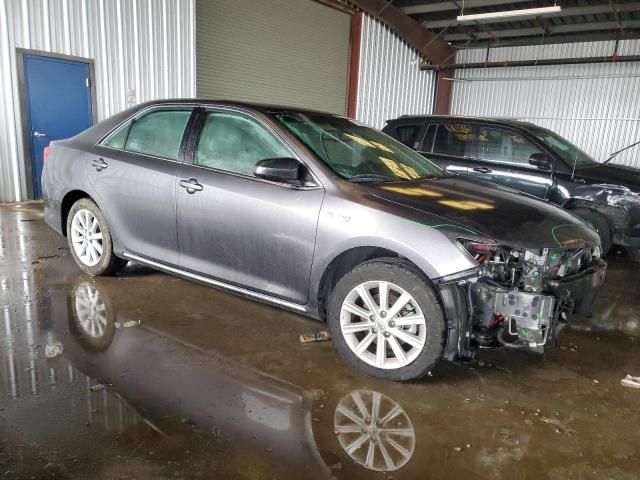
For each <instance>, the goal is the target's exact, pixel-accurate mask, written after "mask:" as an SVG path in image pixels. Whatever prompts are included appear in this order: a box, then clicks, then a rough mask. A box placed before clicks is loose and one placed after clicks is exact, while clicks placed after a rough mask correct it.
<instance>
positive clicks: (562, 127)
mask: <svg viewBox="0 0 640 480" xmlns="http://www.w3.org/2000/svg"><path fill="white" fill-rule="evenodd" d="M613 49H614V42H591V43H575V44H564V45H546V46H541V47H540V46H533V47H511V48H496V49H492V50H491V52H490V57H489V58H490V61H502V60H531V59H536V58H538V59H542V58H569V57H589V56H608V55H611V54H612V53H613ZM618 54H619V55H638V54H640V40H626V41H621V42H620V46H619V49H618ZM485 55H486V50H475V49H473V50H466V51H460V52H458V55H457V62H458V63H464V62H484V60H485ZM456 78H457V79H459V80H462V79H466V80H467V81H456V82H455V83H454V85H453V94H452V105H451V113H454V114H460V115H478V116H492V117H509V118H518V119H523V120H527V121H530V122H533V123H536V124H538V125H541V126H544V127H547V128H549V129H551V130H554V131H556V132H558V133H559V134H560V135H562V136H564V137H566V138H568V139H569V140H571V141H572V142H573V143H575V144H576V145H578V146H579V147H581V148H582V149H583V150H585V151H586V152H588V153H590V154H591V155H592V156H593V157H594V158H595V159H597V160H604V159H606V158H607V157H608V156H609V154H610V153H611V152H614V151H616V150H619V149H621V148H623V147H624V146H626V145H629V144H631V143H633V142H635V141H638V140H640V63H617V64H585V65H562V66H548V67H519V68H505V69H501V68H492V69H478V70H476V69H473V70H471V69H470V70H458V71H457V72H456ZM614 161H615V162H617V163H621V164H625V165H631V166H636V167H640V147H635V148H632V149H630V150H628V151H627V152H624V153H622V154H620V155H619V156H618V157H616V159H615V160H614Z"/></svg>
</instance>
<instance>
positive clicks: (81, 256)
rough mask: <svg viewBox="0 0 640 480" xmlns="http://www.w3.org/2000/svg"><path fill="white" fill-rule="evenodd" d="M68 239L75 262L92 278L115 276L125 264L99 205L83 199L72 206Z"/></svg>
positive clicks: (68, 220)
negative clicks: (115, 250)
mask: <svg viewBox="0 0 640 480" xmlns="http://www.w3.org/2000/svg"><path fill="white" fill-rule="evenodd" d="M67 239H68V241H69V247H70V248H71V253H72V255H73V258H74V260H75V261H76V263H77V264H78V266H79V267H80V269H81V270H82V271H83V272H85V273H88V274H89V275H94V276H95V275H105V276H106V275H114V274H115V273H117V272H118V271H120V270H122V268H124V266H125V265H126V263H127V262H126V261H125V260H122V259H120V258H118V257H116V256H115V254H114V253H113V241H112V239H111V233H110V232H109V226H108V225H107V221H106V220H105V218H104V216H103V215H102V212H101V211H100V209H99V208H98V206H97V205H96V204H95V203H94V202H93V201H92V200H90V199H88V198H82V199H80V200H78V201H77V202H76V203H74V204H73V205H72V206H71V210H70V211H69V215H68V217H67Z"/></svg>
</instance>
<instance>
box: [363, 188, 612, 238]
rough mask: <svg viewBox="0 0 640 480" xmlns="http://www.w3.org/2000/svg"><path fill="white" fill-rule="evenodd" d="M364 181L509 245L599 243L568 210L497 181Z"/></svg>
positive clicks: (386, 195) (392, 198)
mask: <svg viewBox="0 0 640 480" xmlns="http://www.w3.org/2000/svg"><path fill="white" fill-rule="evenodd" d="M360 186H362V187H363V188H364V189H365V190H366V191H367V192H369V193H370V194H372V195H374V196H376V197H378V198H381V199H384V200H386V201H389V202H394V203H396V204H400V205H403V206H406V207H410V208H413V209H417V210H420V211H422V212H425V213H426V214H431V215H437V216H438V217H441V220H442V222H439V223H440V224H456V225H457V226H460V227H463V228H464V229H467V231H468V230H469V229H471V230H473V231H475V232H477V233H478V234H480V235H484V236H488V237H491V238H493V239H494V240H496V241H497V242H498V243H501V244H505V245H512V246H520V247H523V248H528V249H538V248H558V247H563V248H564V247H566V248H569V247H574V248H575V247H581V246H584V245H585V244H590V245H595V244H599V243H600V240H599V238H598V235H597V234H596V233H595V232H594V231H593V230H591V229H590V228H588V227H587V226H585V225H584V224H583V223H582V222H581V221H580V220H578V219H577V218H576V217H574V216H573V215H571V214H570V213H568V212H566V211H565V210H562V209H561V208H558V207H556V206H554V205H551V204H549V203H547V202H544V201H541V200H538V199H536V198H534V197H531V196H528V195H524V194H521V193H519V192H516V191H515V190H511V189H509V188H505V187H501V186H499V185H496V184H494V183H489V182H484V181H471V180H468V179H465V178H463V177H458V176H452V177H444V178H438V179H433V180H422V181H416V182H393V183H361V184H360ZM425 220H426V221H430V220H429V219H428V218H425Z"/></svg>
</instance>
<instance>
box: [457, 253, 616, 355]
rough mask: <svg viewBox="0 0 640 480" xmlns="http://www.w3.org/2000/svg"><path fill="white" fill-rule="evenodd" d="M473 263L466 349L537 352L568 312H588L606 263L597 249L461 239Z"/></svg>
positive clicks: (548, 343) (550, 343)
mask: <svg viewBox="0 0 640 480" xmlns="http://www.w3.org/2000/svg"><path fill="white" fill-rule="evenodd" d="M463 246H464V247H465V248H466V249H467V251H469V252H470V253H471V254H472V255H473V256H474V258H475V259H476V261H477V262H478V264H479V269H478V276H477V278H476V279H475V280H474V281H471V282H470V283H469V284H468V286H467V288H468V292H467V293H468V303H469V305H470V323H471V324H470V327H471V333H470V337H469V339H470V340H469V343H470V345H469V346H470V347H471V348H472V349H474V348H492V347H497V346H505V347H510V348H523V349H529V350H531V351H534V352H538V353H543V352H544V351H545V350H546V349H547V348H550V347H552V346H553V345H554V344H555V339H556V336H557V333H558V332H559V330H560V328H561V327H562V326H563V325H564V324H566V323H567V322H568V320H569V319H570V317H571V314H572V313H574V312H575V313H578V314H581V315H586V316H590V315H591V306H592V304H593V301H594V299H595V291H596V289H597V287H599V286H600V285H601V284H602V282H603V281H604V276H605V272H606V263H605V262H604V261H602V260H601V258H600V249H599V247H597V246H596V247H584V248H558V249H549V248H543V249H540V250H537V251H532V250H525V249H516V248H510V247H506V246H500V245H490V244H478V243H473V242H465V243H464V244H463Z"/></svg>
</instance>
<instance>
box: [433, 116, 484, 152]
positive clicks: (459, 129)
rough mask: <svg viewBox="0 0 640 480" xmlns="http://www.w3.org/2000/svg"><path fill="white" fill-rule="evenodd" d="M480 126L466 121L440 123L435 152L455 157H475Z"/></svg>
mask: <svg viewBox="0 0 640 480" xmlns="http://www.w3.org/2000/svg"><path fill="white" fill-rule="evenodd" d="M477 139H478V128H477V127H476V126H474V125H468V124H465V123H444V124H442V125H438V131H437V132H436V138H435V142H434V143H433V153H440V154H443V155H451V156H454V157H463V158H473V157H475V146H476V140H477Z"/></svg>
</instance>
